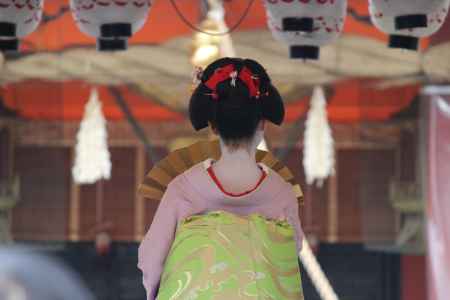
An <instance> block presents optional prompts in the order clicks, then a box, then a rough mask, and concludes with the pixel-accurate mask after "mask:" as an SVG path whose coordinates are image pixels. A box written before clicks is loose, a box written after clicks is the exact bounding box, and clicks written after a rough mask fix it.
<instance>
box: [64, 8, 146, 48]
mask: <svg viewBox="0 0 450 300" xmlns="http://www.w3.org/2000/svg"><path fill="white" fill-rule="evenodd" d="M151 5H152V3H151V1H150V0H70V8H71V10H72V15H73V18H74V19H75V22H76V23H77V25H78V27H79V28H80V30H81V31H82V32H83V33H85V34H87V35H90V36H93V37H95V38H97V48H98V49H99V50H100V51H114V50H126V49H127V46H128V38H130V37H131V36H132V35H133V34H134V33H136V32H137V31H139V29H141V28H142V26H144V24H145V21H146V19H147V15H148V12H149V11H150V7H151Z"/></svg>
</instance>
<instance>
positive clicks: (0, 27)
mask: <svg viewBox="0 0 450 300" xmlns="http://www.w3.org/2000/svg"><path fill="white" fill-rule="evenodd" d="M43 5H44V1H43V0H1V1H0V50H1V51H17V50H18V49H19V38H21V37H24V36H26V35H28V34H30V33H32V32H33V31H35V30H36V28H37V27H38V25H39V23H40V22H41V19H42V9H43Z"/></svg>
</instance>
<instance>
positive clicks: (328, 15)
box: [264, 0, 347, 59]
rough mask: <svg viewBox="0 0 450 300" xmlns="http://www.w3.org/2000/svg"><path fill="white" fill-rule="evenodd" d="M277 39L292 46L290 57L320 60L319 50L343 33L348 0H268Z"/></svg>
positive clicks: (269, 16)
mask: <svg viewBox="0 0 450 300" xmlns="http://www.w3.org/2000/svg"><path fill="white" fill-rule="evenodd" d="M264 3H265V7H266V11H267V23H268V26H269V28H270V30H271V31H272V34H273V36H274V37H275V39H277V40H279V41H281V42H283V43H286V44H288V45H289V51H290V57H291V58H300V59H318V58H319V52H320V47H321V46H324V45H326V44H329V43H332V42H333V41H335V40H336V39H337V37H338V36H339V35H340V33H341V32H342V29H343V27H344V21H345V17H346V14H347V0H265V1H264Z"/></svg>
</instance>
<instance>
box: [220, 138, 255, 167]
mask: <svg viewBox="0 0 450 300" xmlns="http://www.w3.org/2000/svg"><path fill="white" fill-rule="evenodd" d="M220 148H221V152H222V155H221V157H220V159H219V161H218V163H220V164H224V165H227V166H239V167H244V166H254V165H255V164H256V159H255V155H256V147H252V145H246V146H243V147H240V148H237V149H230V148H229V147H228V146H226V145H225V144H224V143H223V142H222V141H221V142H220Z"/></svg>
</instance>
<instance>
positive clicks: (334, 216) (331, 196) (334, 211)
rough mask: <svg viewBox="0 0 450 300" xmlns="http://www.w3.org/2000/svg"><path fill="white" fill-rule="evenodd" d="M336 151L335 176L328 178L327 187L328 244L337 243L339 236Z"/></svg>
mask: <svg viewBox="0 0 450 300" xmlns="http://www.w3.org/2000/svg"><path fill="white" fill-rule="evenodd" d="M337 156H338V151H336V162H335V170H336V171H335V174H334V175H333V176H330V178H329V183H328V184H329V186H328V234H327V240H328V242H330V243H336V242H337V241H338V238H339V236H338V234H339V230H338V229H339V220H338V219H339V203H338V179H337V176H338V175H337V174H338V159H337Z"/></svg>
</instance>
